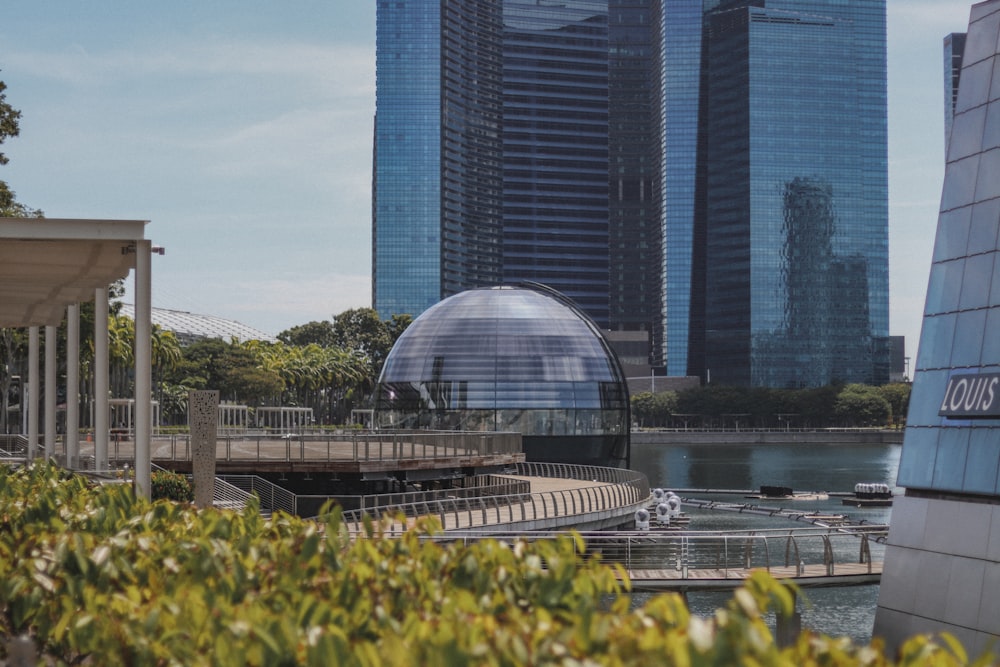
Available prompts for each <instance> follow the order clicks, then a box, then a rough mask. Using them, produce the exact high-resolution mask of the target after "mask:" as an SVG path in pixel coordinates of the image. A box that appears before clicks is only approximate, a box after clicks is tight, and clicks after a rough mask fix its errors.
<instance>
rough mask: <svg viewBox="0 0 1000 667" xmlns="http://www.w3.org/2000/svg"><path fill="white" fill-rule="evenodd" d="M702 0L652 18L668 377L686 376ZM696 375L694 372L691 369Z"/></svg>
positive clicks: (668, 3) (680, 0)
mask: <svg viewBox="0 0 1000 667" xmlns="http://www.w3.org/2000/svg"><path fill="white" fill-rule="evenodd" d="M702 3H703V0H662V2H659V3H654V4H658V5H659V7H660V12H659V16H658V17H657V19H656V22H655V28H656V37H655V44H656V49H657V51H656V54H657V57H656V59H655V62H656V63H657V67H656V70H655V74H656V79H655V82H656V83H655V86H654V88H655V89H656V90H659V91H661V92H660V94H659V95H658V96H657V106H656V107H655V110H656V118H655V120H654V124H655V125H656V127H657V129H658V132H659V135H658V146H657V149H658V156H657V159H658V160H659V161H660V167H659V170H658V172H657V177H658V179H659V180H658V188H657V191H658V202H657V204H658V207H659V210H660V212H661V213H660V215H661V216H662V217H661V219H662V228H663V238H662V243H663V249H662V256H663V266H662V271H663V284H662V291H663V300H664V304H663V317H664V324H663V330H664V332H665V336H664V337H665V341H664V346H663V347H664V350H665V357H666V358H665V360H664V361H665V366H666V370H667V375H689V374H692V373H689V363H688V361H689V355H688V343H689V332H690V330H691V328H692V327H696V328H697V327H698V326H699V324H700V323H699V322H696V321H692V319H691V315H692V311H691V301H692V271H693V269H694V266H693V264H692V262H693V261H694V259H695V256H694V255H693V254H692V250H693V248H694V220H695V172H696V168H697V164H698V161H697V155H698V109H699V81H700V72H701V39H702V15H703V10H702ZM694 374H696V373H694Z"/></svg>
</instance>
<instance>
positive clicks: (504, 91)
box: [373, 0, 663, 340]
mask: <svg viewBox="0 0 1000 667" xmlns="http://www.w3.org/2000/svg"><path fill="white" fill-rule="evenodd" d="M609 4H610V5H612V8H611V9H609ZM657 6H658V3H656V2H653V3H651V2H649V0H611V2H610V3H609V0H569V1H567V2H561V3H559V4H558V5H553V4H545V3H543V4H539V3H537V2H533V1H532V2H527V1H520V0H507V1H506V2H503V3H498V2H495V1H488V0H465V1H459V0H420V1H415V2H407V3H388V4H383V5H380V6H379V8H378V14H377V18H378V22H377V26H378V27H377V47H376V51H377V68H376V71H377V86H376V89H377V92H376V96H377V103H376V129H375V161H374V164H375V169H374V172H375V177H374V186H373V192H374V205H373V209H374V210H373V294H374V303H375V307H376V309H377V310H378V311H379V313H380V314H381V315H382V316H389V315H391V314H394V313H402V312H407V313H411V314H413V315H417V314H419V313H420V312H421V311H423V310H424V309H425V308H427V307H428V306H430V305H431V304H433V303H435V302H437V301H438V300H439V299H441V298H443V297H445V296H448V295H450V294H454V293H456V292H458V291H461V290H462V289H468V288H473V287H478V286H482V285H485V284H499V283H501V282H505V283H517V282H523V281H530V282H537V283H542V284H545V285H547V286H549V287H551V288H554V289H556V290H558V291H559V292H561V293H563V294H564V295H566V296H568V297H569V298H570V299H572V300H573V301H574V302H575V303H576V304H577V305H578V306H579V307H580V308H581V309H582V310H584V312H586V313H587V314H588V315H589V316H590V317H592V318H593V319H594V320H595V321H596V322H597V323H598V324H599V325H600V326H602V327H608V328H612V329H619V330H628V331H635V330H640V331H650V332H652V331H653V330H654V329H658V328H660V327H661V326H662V294H661V292H662V289H661V281H662V259H661V252H662V230H663V226H662V223H661V221H660V213H659V209H658V205H659V204H658V202H657V201H656V200H655V199H654V197H655V194H654V181H657V177H656V173H657V170H658V169H659V168H660V163H659V152H658V150H657V145H656V137H657V128H656V125H655V123H653V122H652V117H651V108H652V105H653V103H654V99H655V95H654V90H653V88H652V85H653V81H654V74H655V72H654V68H653V67H652V66H651V58H652V54H653V44H652V37H651V31H652V30H653V25H652V15H653V12H654V10H655V8H656V7H657ZM609 12H612V13H613V14H614V20H613V21H610V20H609V15H610V14H609ZM612 116H613V117H614V118H615V122H614V123H613V124H612V123H610V122H609V118H610V117H612ZM656 336H657V339H658V340H662V334H661V333H659V332H657V333H656Z"/></svg>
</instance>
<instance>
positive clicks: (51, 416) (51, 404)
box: [45, 326, 59, 457]
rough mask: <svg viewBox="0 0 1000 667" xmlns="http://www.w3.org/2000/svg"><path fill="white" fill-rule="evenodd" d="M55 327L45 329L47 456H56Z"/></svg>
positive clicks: (57, 383) (57, 381) (56, 385)
mask: <svg viewBox="0 0 1000 667" xmlns="http://www.w3.org/2000/svg"><path fill="white" fill-rule="evenodd" d="M56 332H57V329H56V327H54V326H46V327H45V456H46V457H50V456H55V454H56V394H57V390H56V388H57V387H58V386H59V380H58V378H57V377H56V354H57V352H56V347H57V346H56V336H57V335H58V334H57V333H56Z"/></svg>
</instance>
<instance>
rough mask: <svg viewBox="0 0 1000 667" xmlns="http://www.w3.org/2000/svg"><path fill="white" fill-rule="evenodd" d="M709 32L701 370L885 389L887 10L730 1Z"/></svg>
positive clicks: (748, 379) (708, 22)
mask: <svg viewBox="0 0 1000 667" xmlns="http://www.w3.org/2000/svg"><path fill="white" fill-rule="evenodd" d="M709 4H710V5H712V7H711V9H709V10H708V11H707V12H706V15H705V24H704V34H703V43H702V48H703V60H702V91H701V101H702V104H701V107H700V119H701V123H700V127H699V133H700V136H699V141H700V142H701V145H700V146H699V161H700V163H699V168H698V175H697V176H698V183H697V188H698V192H697V195H696V203H697V204H698V206H699V207H701V208H699V210H698V211H697V213H696V216H695V252H694V262H695V264H696V268H697V269H699V270H703V273H702V274H700V276H698V277H697V280H696V284H695V286H694V289H693V292H694V293H695V294H696V296H697V297H698V298H696V299H695V300H693V303H692V311H693V312H692V315H691V317H692V321H693V322H695V323H697V325H698V326H694V327H692V334H693V335H692V339H693V340H692V342H691V345H692V357H693V359H692V363H693V365H694V367H695V369H696V370H697V371H698V374H700V375H701V376H702V377H703V378H704V379H706V380H710V381H712V382H720V383H725V384H734V385H749V386H772V387H809V386H820V385H825V384H829V383H831V382H833V381H838V380H839V381H844V382H866V383H881V382H886V381H888V371H889V345H888V335H889V308H888V291H889V280H888V185H887V140H886V42H885V40H886V32H885V1H884V0H847V1H845V0H721V1H719V2H711V1H710V3H709Z"/></svg>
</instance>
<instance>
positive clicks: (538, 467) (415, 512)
mask: <svg viewBox="0 0 1000 667" xmlns="http://www.w3.org/2000/svg"><path fill="white" fill-rule="evenodd" d="M516 476H517V477H518V478H520V477H528V478H531V479H532V480H537V483H538V486H544V487H546V488H545V489H544V490H539V491H534V490H533V491H532V492H531V493H520V494H513V495H496V496H481V497H472V498H442V499H437V500H433V501H425V502H416V503H400V504H392V505H383V506H379V507H370V508H367V509H364V510H353V511H349V512H344V522H345V524H346V525H347V526H348V528H349V529H350V530H352V531H358V530H360V529H361V526H362V518H363V517H364V516H365V515H368V516H369V517H371V518H373V519H376V520H381V519H383V518H387V519H388V520H390V521H391V523H389V524H387V525H386V530H387V531H388V532H390V533H392V532H396V531H402V530H405V529H406V528H408V527H410V526H411V525H412V524H413V521H414V519H415V518H416V517H421V516H435V517H437V518H438V520H439V521H440V522H441V526H442V527H443V529H444V530H446V531H452V530H462V529H466V530H478V531H483V530H486V531H494V530H503V529H505V528H509V527H511V526H516V525H520V526H522V527H523V526H525V525H530V526H538V527H549V528H551V527H553V526H554V525H563V526H564V527H571V526H572V525H573V524H574V523H578V522H588V521H595V520H601V519H607V520H610V521H615V520H619V519H631V517H632V513H633V512H634V511H635V510H636V509H638V508H639V507H644V506H645V505H647V504H648V502H649V498H650V493H649V481H648V480H647V479H646V476H645V475H643V474H642V473H639V472H636V471H634V470H624V469H621V468H602V467H599V466H583V465H573V464H565V463H520V464H518V466H517V472H516ZM546 480H565V483H562V484H559V483H557V482H552V481H548V482H547V483H546ZM400 515H402V516H403V517H404V520H403V521H397V520H396V519H397V518H398V517H399V516H400ZM529 529H534V528H529Z"/></svg>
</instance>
